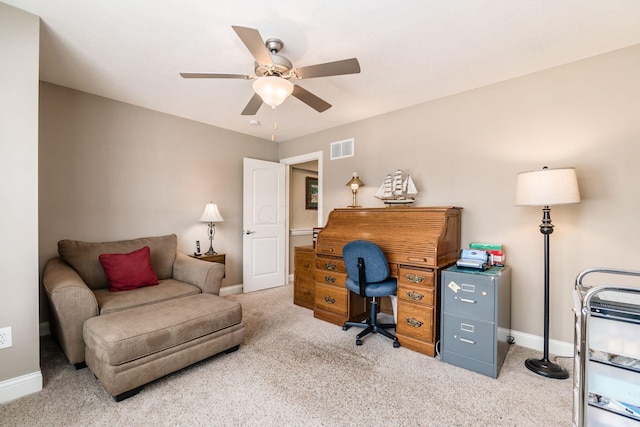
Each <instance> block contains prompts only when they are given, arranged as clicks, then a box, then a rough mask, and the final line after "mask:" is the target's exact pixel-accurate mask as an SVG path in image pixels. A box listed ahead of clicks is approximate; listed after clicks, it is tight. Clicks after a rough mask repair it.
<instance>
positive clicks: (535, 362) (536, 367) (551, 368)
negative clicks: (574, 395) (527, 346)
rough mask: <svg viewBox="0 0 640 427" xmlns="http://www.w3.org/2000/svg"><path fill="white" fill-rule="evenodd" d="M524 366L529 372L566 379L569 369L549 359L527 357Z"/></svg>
mask: <svg viewBox="0 0 640 427" xmlns="http://www.w3.org/2000/svg"><path fill="white" fill-rule="evenodd" d="M524 366H526V367H527V369H529V370H530V371H531V372H535V373H536V374H538V375H542V376H543V377H547V378H555V379H558V380H566V379H567V378H569V371H567V370H566V369H565V368H563V367H562V366H560V365H558V364H557V363H554V362H552V361H550V360H549V359H527V360H525V362H524Z"/></svg>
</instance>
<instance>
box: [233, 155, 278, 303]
mask: <svg viewBox="0 0 640 427" xmlns="http://www.w3.org/2000/svg"><path fill="white" fill-rule="evenodd" d="M285 214H286V196H285V165H283V164H280V163H275V162H268V161H265V160H256V159H250V158H245V159H244V169H243V207H242V215H243V219H242V224H243V225H242V228H243V231H242V233H243V242H242V252H243V255H242V276H243V280H242V281H243V287H242V289H243V292H253V291H258V290H261V289H267V288H273V287H275V286H282V285H285V284H286V283H287V282H286V274H285V257H286V241H285V237H286V229H285V225H286V224H285Z"/></svg>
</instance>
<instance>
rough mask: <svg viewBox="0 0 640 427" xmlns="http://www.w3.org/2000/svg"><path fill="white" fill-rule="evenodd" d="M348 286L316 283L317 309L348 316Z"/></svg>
mask: <svg viewBox="0 0 640 427" xmlns="http://www.w3.org/2000/svg"><path fill="white" fill-rule="evenodd" d="M348 292H349V291H348V290H347V289H346V288H338V287H336V286H332V285H325V284H323V283H316V305H315V308H316V310H325V311H328V312H331V313H334V314H337V315H340V316H343V317H345V318H346V317H347V316H348V314H349V313H348V306H347V293H348Z"/></svg>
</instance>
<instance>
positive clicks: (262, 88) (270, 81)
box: [253, 76, 293, 108]
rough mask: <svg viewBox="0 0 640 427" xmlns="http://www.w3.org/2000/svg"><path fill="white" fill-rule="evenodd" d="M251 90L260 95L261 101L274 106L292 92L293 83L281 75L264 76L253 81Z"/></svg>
mask: <svg viewBox="0 0 640 427" xmlns="http://www.w3.org/2000/svg"><path fill="white" fill-rule="evenodd" d="M253 90H254V91H255V92H256V93H257V94H258V95H260V98H262V101H263V102H264V103H265V104H267V105H270V106H271V108H276V107H277V106H278V105H280V104H282V103H283V102H284V100H285V99H287V97H288V96H289V95H291V93H292V92H293V84H292V83H291V82H290V81H289V80H287V79H283V78H282V77H278V76H264V77H260V78H258V79H256V80H255V81H254V82H253Z"/></svg>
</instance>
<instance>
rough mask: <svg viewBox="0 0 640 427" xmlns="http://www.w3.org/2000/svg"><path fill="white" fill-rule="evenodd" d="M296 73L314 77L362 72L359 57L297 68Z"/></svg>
mask: <svg viewBox="0 0 640 427" xmlns="http://www.w3.org/2000/svg"><path fill="white" fill-rule="evenodd" d="M295 71H296V75H297V76H298V77H300V78H301V79H310V78H312V77H325V76H339V75H342V74H356V73H359V72H360V63H359V62H358V59H356V58H351V59H343V60H341V61H335V62H327V63H324V64H317V65H310V66H308V67H302V68H297V69H296V70H295Z"/></svg>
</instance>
